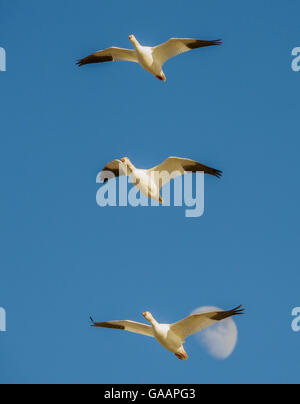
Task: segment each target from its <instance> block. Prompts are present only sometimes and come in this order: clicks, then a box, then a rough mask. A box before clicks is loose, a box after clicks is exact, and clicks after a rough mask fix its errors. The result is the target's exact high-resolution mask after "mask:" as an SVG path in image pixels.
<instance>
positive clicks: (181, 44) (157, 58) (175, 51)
mask: <svg viewBox="0 0 300 404" xmlns="http://www.w3.org/2000/svg"><path fill="white" fill-rule="evenodd" d="M129 39H130V41H131V43H132V45H133V46H134V50H131V49H122V48H116V47H112V48H108V49H105V50H101V51H98V52H96V53H93V54H92V55H90V56H88V57H86V58H84V59H81V60H79V61H78V63H77V64H78V65H79V66H83V65H87V64H91V63H103V62H113V61H126V62H135V63H139V64H140V65H141V66H142V67H143V68H144V69H145V70H147V71H148V72H149V73H151V74H153V75H154V76H155V77H157V78H158V79H159V80H161V81H166V80H167V79H166V76H165V74H164V72H163V65H164V64H165V63H166V61H167V60H169V59H171V58H172V57H174V56H177V55H179V54H181V53H184V52H188V51H190V50H192V49H197V48H203V47H205V46H215V45H221V41H220V40H217V41H203V40H200V39H188V38H172V39H170V40H169V41H167V42H165V43H163V44H161V45H158V46H154V47H149V46H142V45H141V44H140V43H139V42H138V40H137V39H136V37H135V36H134V35H130V36H129Z"/></svg>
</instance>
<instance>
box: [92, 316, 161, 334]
mask: <svg viewBox="0 0 300 404" xmlns="http://www.w3.org/2000/svg"><path fill="white" fill-rule="evenodd" d="M91 321H92V323H93V324H92V327H100V328H111V329H115V330H125V331H129V332H132V333H135V334H141V335H146V336H147V337H154V334H153V329H152V327H151V326H150V325H147V324H142V323H137V322H135V321H129V320H122V321H107V322H104V323H95V322H94V320H93V319H92V318H91Z"/></svg>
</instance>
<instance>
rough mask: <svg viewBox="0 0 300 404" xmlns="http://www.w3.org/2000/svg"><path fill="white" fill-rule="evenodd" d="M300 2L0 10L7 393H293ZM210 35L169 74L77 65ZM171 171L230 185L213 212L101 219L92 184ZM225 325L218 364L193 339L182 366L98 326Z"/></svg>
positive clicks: (298, 302) (124, 213) (121, 214)
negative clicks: (193, 318) (74, 389)
mask: <svg viewBox="0 0 300 404" xmlns="http://www.w3.org/2000/svg"><path fill="white" fill-rule="evenodd" d="M299 13H300V4H299V2H298V1H296V0H290V1H289V2H283V1H277V0H269V1H267V0H265V1H259V0H253V1H251V2H240V1H238V0H228V1H226V2H224V1H221V0H211V1H209V2H207V1H202V0H201V1H199V0H197V1H196V0H194V1H186V0H185V1H176V0H172V1H171V0H165V1H163V2H161V1H156V0H154V1H152V2H147V3H146V2H143V4H142V5H141V2H140V1H137V0H131V1H115V0H111V1H109V2H107V1H106V2H104V1H100V0H86V1H84V2H83V1H77V0H76V1H74V0H64V1H58V0H51V1H48V0H44V1H39V0H27V1H26V2H24V1H23V0H10V1H5V0H0V46H1V47H4V48H5V49H6V52H7V72H5V73H3V72H2V73H0V88H1V92H0V108H1V120H0V128H1V136H0V173H1V174H0V175H1V190H2V192H1V199H0V208H1V209H0V220H1V232H0V242H1V247H2V248H1V254H0V267H1V271H0V306H1V307H4V308H5V309H6V312H7V329H8V332H7V333H1V334H0V358H1V361H0V382H2V383H15V382H17V383H32V382H33V383H232V382H235V383H244V382H246V383H253V382H258V383H263V382H264V383H268V382H269V383H286V382H290V383H291V382H299V373H300V365H299V344H300V334H299V333H298V334H297V333H293V332H292V331H291V321H292V318H291V311H292V308H293V307H295V306H300V296H299V280H300V276H299V252H298V251H299V203H300V192H299V174H300V169H299V164H298V161H299V147H300V140H299V136H298V133H299V122H298V120H299V80H300V73H295V72H293V71H292V70H291V61H292V57H291V52H292V49H293V48H294V47H297V46H300V27H299ZM131 33H134V34H135V35H136V36H137V38H138V39H139V40H140V41H141V42H142V43H144V44H149V45H152V44H157V43H160V42H163V41H165V40H167V39H168V38H169V37H171V36H176V37H182V36H183V37H196V38H201V39H218V38H222V39H223V41H224V45H223V46H222V47H221V48H214V49H213V48H208V49H203V50H199V51H195V52H193V53H190V54H186V55H182V56H181V57H178V58H177V59H176V60H175V59H174V60H172V61H170V62H169V63H168V64H167V65H166V67H165V72H166V75H167V78H168V81H167V83H166V84H162V83H161V82H159V81H158V80H156V79H155V78H153V77H152V76H151V75H149V74H147V73H146V72H144V71H143V70H142V69H141V68H139V66H137V65H135V64H130V63H128V64H127V63H119V64H117V63H116V64H104V65H101V66H89V67H87V68H83V69H78V68H77V67H76V66H75V62H76V60H77V59H78V58H81V57H84V56H86V55H88V54H89V53H91V52H93V51H95V50H97V49H102V48H105V47H107V46H110V45H116V46H124V47H129V46H130V43H129V41H128V35H129V34H131ZM126 155H127V156H129V157H130V158H131V160H132V161H133V162H134V163H135V164H136V165H137V166H138V167H151V166H154V165H155V164H156V163H158V162H160V161H162V160H163V159H164V158H166V157H168V156H169V155H179V156H183V157H189V158H193V159H196V160H198V161H201V162H203V163H205V164H209V165H212V166H213V167H216V168H218V169H222V170H223V171H224V178H223V179H222V180H221V181H217V180H215V178H207V179H206V185H205V187H206V195H205V198H206V211H205V215H204V217H201V218H199V219H192V220H189V219H186V218H185V217H184V208H152V209H151V208H130V207H128V208H107V209H101V208H99V207H98V206H97V205H96V202H95V196H96V192H97V189H98V185H97V184H96V182H95V178H96V174H97V173H98V172H99V171H100V170H101V169H102V168H103V166H104V165H105V164H106V163H107V162H108V161H110V160H112V159H113V158H116V157H122V156H126ZM241 303H242V304H243V305H244V306H245V307H246V309H247V315H246V316H244V317H241V318H238V319H237V324H238V328H239V342H238V346H237V348H236V350H235V352H234V354H233V355H232V356H231V357H230V358H229V359H228V360H226V361H224V362H219V361H216V360H215V359H213V358H211V357H210V356H208V354H207V353H206V352H204V351H203V350H202V348H201V347H200V345H199V344H198V343H197V340H196V339H195V338H191V339H190V340H188V343H187V346H186V349H187V351H188V352H189V354H190V359H189V360H188V361H186V362H184V363H182V362H180V361H178V360H177V359H176V358H175V357H174V356H173V355H171V354H170V353H168V352H167V351H165V350H164V349H163V348H162V347H160V346H159V345H158V344H156V343H155V341H152V339H147V338H146V337H142V336H138V335H137V336H136V335H131V334H126V333H124V334H121V333H119V332H113V331H111V330H94V329H91V328H90V327H89V316H90V315H93V316H94V317H95V319H96V320H99V321H102V320H113V319H126V318H128V319H132V320H136V321H139V320H143V319H142V317H141V313H142V312H143V311H145V310H151V311H152V312H153V314H154V315H155V316H156V317H157V319H158V320H160V321H166V322H173V321H176V320H178V319H181V318H183V317H185V316H186V315H188V314H189V313H190V312H192V311H193V310H194V309H195V308H197V307H199V306H203V305H214V306H220V307H223V308H225V309H230V308H232V307H234V306H236V305H238V304H241Z"/></svg>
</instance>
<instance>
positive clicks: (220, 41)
mask: <svg viewBox="0 0 300 404" xmlns="http://www.w3.org/2000/svg"><path fill="white" fill-rule="evenodd" d="M213 42H214V44H215V45H216V46H220V45H223V40H222V39H217V40H216V41H213Z"/></svg>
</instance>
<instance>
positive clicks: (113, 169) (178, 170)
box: [100, 157, 222, 203]
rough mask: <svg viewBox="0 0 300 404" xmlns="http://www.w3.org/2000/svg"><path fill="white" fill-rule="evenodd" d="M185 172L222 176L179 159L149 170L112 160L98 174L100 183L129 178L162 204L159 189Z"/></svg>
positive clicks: (220, 172)
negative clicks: (117, 178) (123, 177)
mask: <svg viewBox="0 0 300 404" xmlns="http://www.w3.org/2000/svg"><path fill="white" fill-rule="evenodd" d="M186 172H190V173H191V172H192V173H196V172H204V173H205V174H210V175H213V176H215V177H217V178H220V177H221V176H222V171H220V170H216V169H214V168H211V167H208V166H205V165H203V164H201V163H198V162H197V161H194V160H190V159H185V158H180V157H169V158H168V159H167V160H165V161H164V162H163V163H161V164H159V165H158V166H156V167H153V168H150V169H149V170H144V169H138V168H136V167H135V166H134V165H133V164H132V162H131V161H130V160H129V158H128V157H124V158H122V159H120V160H113V161H111V162H110V163H109V164H107V165H106V167H105V168H104V169H103V171H102V172H101V174H100V179H101V181H102V182H104V183H105V182H107V181H108V180H109V179H111V178H114V177H120V176H123V175H126V176H129V177H130V179H131V181H132V182H133V184H134V185H135V186H136V187H137V188H138V190H139V191H140V192H141V193H142V194H144V195H145V196H147V197H149V198H150V199H153V200H155V201H158V202H160V203H163V199H162V197H161V195H160V190H161V188H162V187H163V186H164V185H165V184H166V183H167V182H169V181H171V180H172V179H174V178H176V177H178V176H180V175H183V174H184V173H186Z"/></svg>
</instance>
